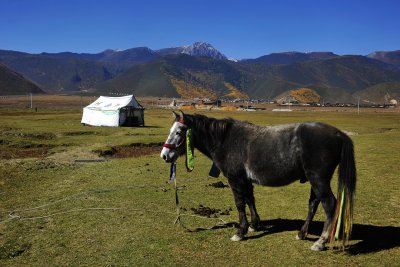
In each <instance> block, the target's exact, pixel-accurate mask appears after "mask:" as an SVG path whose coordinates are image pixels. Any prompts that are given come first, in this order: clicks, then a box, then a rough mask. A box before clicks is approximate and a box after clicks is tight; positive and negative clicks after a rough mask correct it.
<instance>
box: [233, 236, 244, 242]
mask: <svg viewBox="0 0 400 267" xmlns="http://www.w3.org/2000/svg"><path fill="white" fill-rule="evenodd" d="M242 239H243V238H241V237H240V236H238V235H234V236H232V237H231V240H232V241H235V242H236V241H240V240H242Z"/></svg>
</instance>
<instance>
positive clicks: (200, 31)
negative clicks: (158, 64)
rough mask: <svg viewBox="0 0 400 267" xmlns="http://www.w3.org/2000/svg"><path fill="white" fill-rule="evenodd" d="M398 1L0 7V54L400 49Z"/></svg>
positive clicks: (2, 0) (38, 1) (14, 0)
mask: <svg viewBox="0 0 400 267" xmlns="http://www.w3.org/2000/svg"><path fill="white" fill-rule="evenodd" d="M399 14H400V1H397V0H380V1H377V0H330V1H328V0H301V1H295V0H292V1H289V0H275V1H269V0H265V1H251V0H197V1H190V0H186V1H178V0H164V1H159V0H141V1H134V0H131V1H128V0H126V1H125V0H113V1H105V0H69V1H67V0H65V1H60V0H0V49H7V50H17V51H24V52H29V53H40V52H51V53H53V52H63V51H71V52H78V53H98V52H101V51H103V50H105V49H109V48H111V49H127V48H132V47H139V46H147V47H149V48H151V49H160V48H166V47H175V46H181V45H188V44H191V43H193V42H196V41H205V42H209V43H211V44H212V45H213V46H214V47H216V48H217V49H218V50H220V51H221V52H222V53H224V54H225V55H226V56H228V57H230V58H256V57H259V56H262V55H266V54H270V53H274V52H282V51H299V52H310V51H331V52H334V53H337V54H341V55H343V54H358V55H366V54H369V53H371V52H374V51H392V50H399V49H400V15H399Z"/></svg>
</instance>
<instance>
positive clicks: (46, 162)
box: [0, 108, 400, 266]
mask: <svg viewBox="0 0 400 267" xmlns="http://www.w3.org/2000/svg"><path fill="white" fill-rule="evenodd" d="M188 112H189V111H188ZM202 113H204V114H206V115H209V116H214V117H219V118H222V117H227V116H230V117H233V118H236V119H241V120H248V121H251V122H253V123H255V124H259V125H272V124H279V123H288V122H298V121H323V122H327V123H330V124H332V125H335V126H337V127H339V128H340V129H342V130H344V131H347V132H348V133H349V134H351V137H352V139H353V141H354V144H355V148H356V160H357V171H358V188H357V196H356V209H355V218H354V219H355V226H354V240H353V241H352V242H351V246H350V248H349V249H348V250H347V251H346V252H341V251H335V250H327V251H324V252H313V251H311V250H310V249H309V247H310V246H311V245H312V243H313V241H314V240H315V239H316V238H317V237H318V235H319V234H320V231H321V229H322V221H323V212H322V209H321V207H320V210H319V211H318V213H317V215H316V218H315V222H314V223H313V224H312V225H311V230H310V235H309V239H307V240H305V241H297V240H295V235H296V233H297V230H298V229H299V228H300V227H301V224H302V222H303V220H304V218H305V215H306V212H307V202H308V193H309V184H307V183H306V184H300V183H294V184H291V185H289V186H287V187H281V188H267V187H260V186H256V188H255V196H256V201H257V205H258V210H259V213H260V216H261V219H262V220H263V223H264V224H265V225H266V226H267V227H266V230H265V231H263V232H257V233H252V234H250V235H249V238H248V239H247V240H246V241H243V242H231V241H230V240H229V237H230V236H231V235H232V234H233V233H234V229H233V228H232V227H218V228H216V229H212V230H204V231H197V232H189V231H187V230H185V228H183V227H181V226H179V225H173V222H174V220H175V218H176V216H175V214H174V213H175V195H174V190H173V184H171V183H170V182H169V181H168V172H169V166H168V164H165V163H164V162H162V161H161V159H159V155H158V154H156V152H153V153H150V154H149V155H143V156H140V157H126V158H115V157H110V158H106V159H105V160H104V161H103V159H104V158H102V157H99V154H100V153H101V152H105V151H114V152H115V151H116V150H113V149H112V148H119V147H126V148H132V152H133V153H132V155H134V156H135V155H137V153H135V151H136V150H137V151H139V150H140V149H141V148H140V147H138V144H152V145H153V146H157V145H158V144H159V143H161V142H163V141H164V140H165V138H166V136H167V134H168V131H169V127H170V121H171V119H172V117H171V114H170V111H167V110H161V109H148V110H146V111H145V119H146V125H147V127H144V128H103V127H85V126H82V125H81V124H80V118H81V113H80V111H79V110H78V109H58V110H54V109H39V110H38V112H34V111H31V110H27V109H13V108H7V109H6V108H3V109H0V158H1V159H0V266H207V265H208V266H210V265H214V266H399V265H400V261H399V258H400V180H399V178H400V177H399V162H400V153H399V152H400V117H399V113H389V112H386V113H375V112H368V113H365V112H361V113H360V114H359V115H357V113H355V112H316V111H315V112H302V111H295V112H290V113H284V112H282V113H279V112H278V113H276V112H271V111H263V112H247V113H246V112H227V111H225V112H224V111H202ZM35 149H36V150H35ZM32 151H33V152H32ZM29 153H30V154H29ZM105 154H107V153H105ZM195 164H196V166H195V170H194V171H193V172H192V173H186V171H185V170H184V164H183V162H182V161H181V160H180V161H179V162H178V178H177V183H178V186H179V187H180V190H179V197H180V201H181V206H182V208H183V209H182V213H184V214H188V215H193V211H192V210H191V208H198V207H199V205H203V206H205V207H211V208H215V209H221V210H226V209H228V210H229V208H232V209H233V211H231V212H230V214H229V215H218V217H219V218H221V219H223V220H224V221H228V222H232V221H236V220H237V213H236V211H235V209H234V202H233V198H232V194H231V192H230V189H229V188H215V187H212V186H210V184H211V183H215V182H217V181H222V182H224V183H226V180H225V178H223V177H220V178H218V179H215V178H209V177H208V170H209V167H210V165H211V162H210V160H208V159H207V158H205V157H204V156H202V155H201V154H200V153H197V154H196V162H195ZM336 181H337V179H336V178H334V179H333V187H334V188H336ZM182 222H183V223H184V225H185V226H186V227H189V228H196V227H202V228H207V227H212V226H214V225H215V224H217V223H218V222H219V220H218V219H213V218H211V219H210V218H206V219H204V218H199V217H192V216H184V217H182Z"/></svg>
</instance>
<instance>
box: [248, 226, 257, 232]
mask: <svg viewBox="0 0 400 267" xmlns="http://www.w3.org/2000/svg"><path fill="white" fill-rule="evenodd" d="M255 231H256V229H255V228H254V227H253V226H249V229H248V232H249V233H254V232H255Z"/></svg>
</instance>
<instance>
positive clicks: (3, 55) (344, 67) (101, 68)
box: [0, 42, 400, 102]
mask: <svg viewBox="0 0 400 267" xmlns="http://www.w3.org/2000/svg"><path fill="white" fill-rule="evenodd" d="M0 63H2V64H4V65H5V66H7V68H9V69H12V70H13V71H15V72H17V73H19V74H21V75H23V76H24V77H25V78H27V79H29V80H30V81H32V82H34V83H35V84H36V85H37V86H38V87H40V88H42V89H43V90H44V91H46V92H48V93H60V92H74V91H80V90H85V91H87V92H90V93H93V94H105V95H107V94H110V93H116V92H118V93H133V94H135V95H136V96H159V97H161V96H168V97H189V98H190V97H209V98H218V97H219V98H221V97H229V98H236V97H237V98H263V99H271V100H272V99H274V98H276V97H277V96H279V95H282V93H285V92H287V91H290V90H293V89H296V88H301V87H307V88H310V89H313V90H314V91H316V92H317V93H318V94H319V95H320V96H321V97H322V99H324V101H329V102H354V100H355V97H360V96H362V97H363V99H364V98H365V100H367V101H371V102H374V101H381V99H383V98H382V96H381V94H382V92H385V94H386V98H387V97H389V98H390V97H396V96H397V95H398V93H400V50H398V51H388V52H381V51H380V52H374V53H371V54H369V55H366V56H360V55H336V54H334V53H332V52H310V53H300V52H283V53H273V54H269V55H264V56H261V57H259V58H255V59H244V60H235V61H233V60H229V59H227V57H226V56H225V55H224V54H222V53H221V52H220V51H218V50H217V49H215V48H214V47H213V46H212V45H210V44H208V43H205V42H197V43H194V44H192V45H189V46H180V47H174V48H165V49H159V50H151V49H149V48H147V47H137V48H131V49H126V50H105V51H103V52H101V53H97V54H89V53H71V52H63V53H41V54H29V53H24V52H18V51H9V50H0ZM388 86H389V87H390V90H388V89H387V88H388ZM382 88H386V89H382ZM18 91H20V90H18ZM389 91H390V92H391V93H389ZM16 92H17V90H16V91H15V93H16ZM357 92H362V93H359V94H357ZM379 92H380V93H379ZM0 94H3V95H4V94H13V92H12V91H11V92H10V90H8V89H7V90H5V89H4V88H3V87H2V86H0ZM388 94H389V96H387V95H388ZM391 95H392V96H391Z"/></svg>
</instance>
